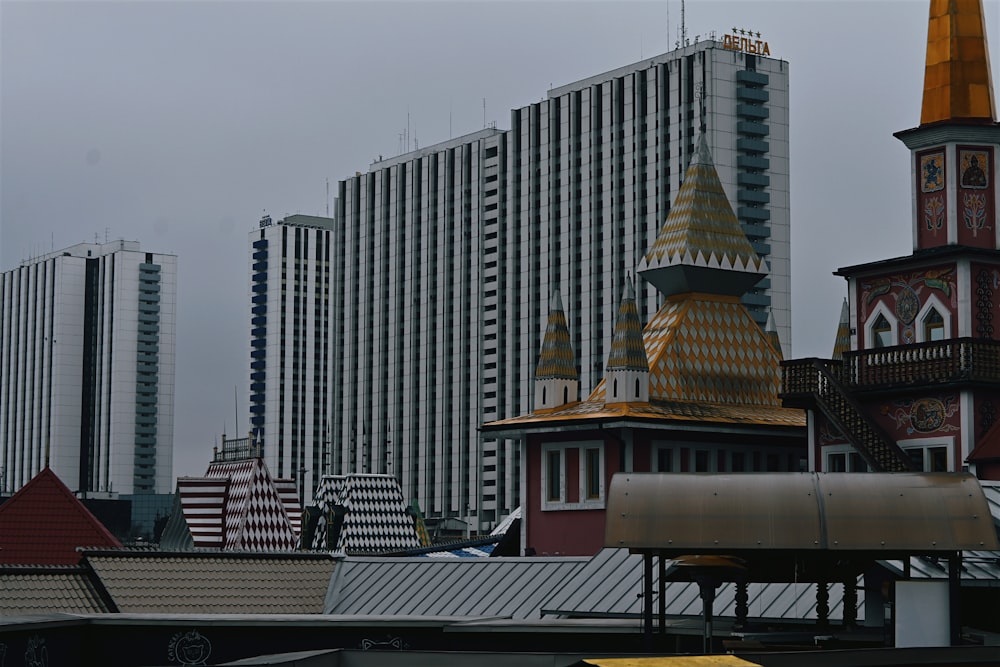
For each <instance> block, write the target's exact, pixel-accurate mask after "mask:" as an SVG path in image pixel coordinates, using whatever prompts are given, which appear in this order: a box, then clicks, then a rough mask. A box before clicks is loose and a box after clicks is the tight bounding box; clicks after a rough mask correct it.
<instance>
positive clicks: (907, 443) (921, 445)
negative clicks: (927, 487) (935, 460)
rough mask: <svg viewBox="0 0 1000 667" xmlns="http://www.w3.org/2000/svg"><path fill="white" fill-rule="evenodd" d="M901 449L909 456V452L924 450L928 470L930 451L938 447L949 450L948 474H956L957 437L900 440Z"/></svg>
mask: <svg viewBox="0 0 1000 667" xmlns="http://www.w3.org/2000/svg"><path fill="white" fill-rule="evenodd" d="M896 444H898V445H899V448H900V449H902V450H903V451H904V452H905V453H907V454H909V450H913V449H923V450H924V456H923V461H924V468H925V469H926V468H928V467H929V466H928V463H930V458H929V457H930V450H931V449H936V448H938V447H945V448H947V450H948V472H955V466H954V463H955V436H951V435H946V436H938V437H935V438H910V439H909V440H899V441H897V443H896Z"/></svg>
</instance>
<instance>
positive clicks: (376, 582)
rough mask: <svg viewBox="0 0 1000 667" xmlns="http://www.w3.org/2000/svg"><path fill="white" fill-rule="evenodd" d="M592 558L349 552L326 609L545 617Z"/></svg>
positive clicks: (360, 612)
mask: <svg viewBox="0 0 1000 667" xmlns="http://www.w3.org/2000/svg"><path fill="white" fill-rule="evenodd" d="M588 560H589V559H587V558H574V557H567V558H455V559H430V558H360V557H357V558H356V557H348V558H345V559H344V560H343V561H342V562H341V565H340V567H339V568H338V572H337V575H336V577H335V580H334V583H333V585H332V586H331V587H330V593H329V594H328V596H327V600H326V605H325V613H327V614H348V615H354V616H369V615H387V616H435V617H503V618H515V619H526V618H540V617H541V614H540V612H539V610H540V609H541V607H542V603H543V602H544V601H545V600H546V599H547V598H548V597H549V596H551V595H552V594H553V593H554V592H555V591H556V590H558V589H559V588H560V587H561V586H562V585H563V584H564V583H565V582H567V581H569V580H570V579H571V578H572V577H573V576H574V575H575V574H576V573H577V572H578V571H579V570H580V569H581V568H583V567H584V565H585V564H586V563H587V561H588Z"/></svg>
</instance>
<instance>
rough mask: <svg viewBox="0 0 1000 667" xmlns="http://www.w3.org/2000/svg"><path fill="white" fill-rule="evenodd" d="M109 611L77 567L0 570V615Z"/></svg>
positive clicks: (85, 574) (91, 584)
mask: <svg viewBox="0 0 1000 667" xmlns="http://www.w3.org/2000/svg"><path fill="white" fill-rule="evenodd" d="M107 611H110V610H109V609H108V606H107V604H105V602H104V601H103V600H102V599H101V596H100V594H98V592H97V588H96V587H95V586H94V583H93V582H92V581H91V579H90V576H89V575H88V573H87V571H86V570H84V569H83V568H80V567H67V568H64V569H59V570H54V569H53V568H51V567H49V568H4V569H3V570H0V616H37V615H41V614H56V613H62V614H96V613H104V612H107Z"/></svg>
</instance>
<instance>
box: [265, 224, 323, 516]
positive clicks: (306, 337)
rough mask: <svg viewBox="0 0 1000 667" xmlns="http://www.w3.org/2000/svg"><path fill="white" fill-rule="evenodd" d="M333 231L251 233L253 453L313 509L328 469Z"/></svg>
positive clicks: (272, 228)
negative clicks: (292, 482) (289, 482)
mask: <svg viewBox="0 0 1000 667" xmlns="http://www.w3.org/2000/svg"><path fill="white" fill-rule="evenodd" d="M333 229H334V225H333V220H331V219H329V218H320V217H314V216H309V215H292V216H288V217H286V218H285V219H284V220H279V221H278V222H277V223H274V222H273V221H272V220H271V217H270V216H264V217H263V218H262V219H261V221H260V225H259V228H258V229H255V230H253V231H252V232H250V277H251V283H250V290H251V292H250V429H251V430H250V441H251V445H250V446H251V448H252V449H253V450H254V451H255V452H257V451H259V453H260V456H262V457H263V458H264V461H265V462H266V463H267V467H268V470H270V471H271V474H272V475H274V476H275V477H282V478H291V479H295V480H296V483H297V486H298V488H299V495H300V497H301V498H302V500H304V501H306V502H310V501H311V498H312V494H313V492H314V491H315V489H316V485H317V484H318V483H319V480H320V477H321V476H322V474H323V472H324V471H325V470H326V468H327V467H328V457H324V451H326V450H325V446H326V443H327V442H328V438H329V428H330V407H331V406H330V398H331V395H330V382H331V378H332V376H333V348H331V343H332V341H333V338H332V335H331V328H332V326H333V325H334V321H333V319H332V317H331V315H332V313H331V296H332V294H333V290H332V287H333V283H332V282H331V280H332V275H333V274H332V271H331V262H330V253H331V249H332V238H331V236H332V234H333ZM258 448H259V449H258Z"/></svg>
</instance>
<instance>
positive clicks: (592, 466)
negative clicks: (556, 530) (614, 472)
mask: <svg viewBox="0 0 1000 667" xmlns="http://www.w3.org/2000/svg"><path fill="white" fill-rule="evenodd" d="M604 459H605V457H604V446H603V443H601V442H600V441H597V440H595V441H590V442H573V443H565V444H546V445H542V455H541V462H542V470H541V480H542V488H541V495H542V510H543V511H552V510H588V509H602V508H603V507H604V500H605V493H606V489H605V487H606V485H605V482H604V480H605V470H606V469H605V460H604Z"/></svg>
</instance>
